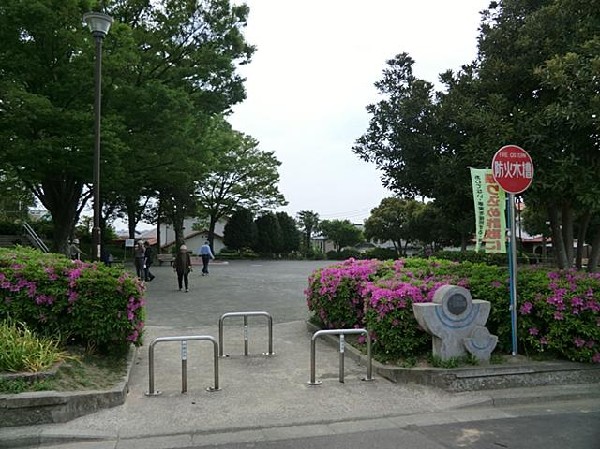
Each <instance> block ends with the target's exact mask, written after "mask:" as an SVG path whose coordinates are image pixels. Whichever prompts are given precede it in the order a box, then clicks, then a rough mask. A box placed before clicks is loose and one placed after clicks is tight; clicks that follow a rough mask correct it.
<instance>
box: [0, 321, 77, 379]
mask: <svg viewBox="0 0 600 449" xmlns="http://www.w3.org/2000/svg"><path fill="white" fill-rule="evenodd" d="M67 358H69V356H68V354H66V353H65V352H64V351H62V350H61V349H60V343H59V340H58V339H50V338H40V337H38V336H37V335H35V334H34V333H33V332H32V331H30V330H29V329H28V328H27V327H26V326H25V325H24V324H22V323H15V322H13V321H12V320H6V321H3V322H2V323H0V372H12V373H18V372H23V371H27V372H33V373H36V372H39V371H44V370H47V369H49V368H51V367H52V366H53V365H55V364H56V363H58V362H61V361H63V360H66V359H67Z"/></svg>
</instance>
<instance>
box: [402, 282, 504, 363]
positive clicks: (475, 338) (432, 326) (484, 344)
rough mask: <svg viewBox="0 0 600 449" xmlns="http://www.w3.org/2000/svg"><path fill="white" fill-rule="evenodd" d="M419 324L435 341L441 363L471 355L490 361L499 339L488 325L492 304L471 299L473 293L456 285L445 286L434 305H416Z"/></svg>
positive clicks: (436, 294)
mask: <svg viewBox="0 0 600 449" xmlns="http://www.w3.org/2000/svg"><path fill="white" fill-rule="evenodd" d="M413 313H414V314H415V318H416V319H417V322H418V323H419V325H421V327H422V328H423V329H425V330H426V331H427V332H429V333H430V334H431V335H432V337H433V355H434V356H437V357H440V358H441V359H442V360H448V359H451V358H454V357H461V356H464V355H466V354H467V352H468V353H470V354H472V355H474V356H475V357H476V358H477V359H478V360H479V361H481V362H486V361H489V358H490V355H491V353H492V351H493V350H494V348H495V347H496V343H497V342H498V337H497V336H495V335H491V334H490V333H489V331H488V330H487V328H486V327H485V324H486V322H487V319H488V316H489V314H490V303H489V301H482V300H480V299H472V298H471V293H470V292H469V291H468V290H467V289H466V288H463V287H459V286H457V285H444V286H442V287H440V288H439V289H438V290H437V291H436V292H435V295H434V296H433V302H432V303H418V304H416V303H415V304H413Z"/></svg>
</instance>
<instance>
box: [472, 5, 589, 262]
mask: <svg viewBox="0 0 600 449" xmlns="http://www.w3.org/2000/svg"><path fill="white" fill-rule="evenodd" d="M594 3H595V2H586V1H581V0H546V1H539V2H530V1H524V0H511V1H508V0H506V1H503V2H499V3H495V4H492V5H490V8H489V9H488V10H487V11H486V14H485V16H484V22H483V24H482V34H481V38H480V45H479V58H478V65H479V78H480V82H481V83H482V86H483V87H482V89H483V91H484V92H486V93H487V94H488V95H494V96H496V97H498V98H501V99H502V101H503V107H502V108H499V110H498V113H499V115H501V116H502V117H503V118H504V120H505V121H507V122H508V123H510V125H511V126H512V128H513V132H512V135H511V136H510V138H511V141H512V142H518V143H520V144H521V146H523V147H524V148H525V149H527V150H528V151H529V153H530V154H531V156H532V158H533V161H534V164H535V178H534V182H533V184H532V186H531V188H530V189H529V190H527V191H526V192H525V193H524V198H525V203H526V204H527V203H530V202H535V203H537V204H540V205H543V206H544V207H545V209H546V210H547V213H548V218H549V221H550V226H551V229H552V246H553V249H554V253H555V255H556V262H557V264H558V266H559V268H568V267H570V266H571V265H572V263H573V260H574V254H573V241H574V230H575V228H579V229H580V231H581V232H582V233H583V235H587V234H590V235H591V234H596V235H597V233H598V231H599V230H598V229H586V230H585V232H584V231H583V230H584V229H585V228H587V227H588V226H589V224H590V223H594V222H595V218H594V217H597V216H598V215H599V214H600V207H599V204H598V203H599V200H598V196H597V193H598V182H597V180H598V179H599V177H600V151H598V150H599V147H600V138H599V137H598V136H599V135H600V133H599V130H600V118H599V117H598V116H597V112H596V111H597V110H598V109H597V108H598V100H597V98H596V97H597V96H598V86H597V82H596V81H594V79H595V78H594V77H595V75H593V74H594V73H597V71H598V66H599V64H600V59H599V57H598V54H599V53H598V49H599V48H600V46H599V39H598V32H597V30H598V23H599V18H600V12H599V10H598V5H597V4H594ZM490 126H491V125H490ZM577 221H579V223H577ZM595 238H596V237H592V240H594V239H595ZM580 240H581V239H580ZM598 243H599V244H600V236H598ZM598 250H600V249H598ZM589 269H590V270H593V269H595V267H594V266H593V264H591V265H590V266H589Z"/></svg>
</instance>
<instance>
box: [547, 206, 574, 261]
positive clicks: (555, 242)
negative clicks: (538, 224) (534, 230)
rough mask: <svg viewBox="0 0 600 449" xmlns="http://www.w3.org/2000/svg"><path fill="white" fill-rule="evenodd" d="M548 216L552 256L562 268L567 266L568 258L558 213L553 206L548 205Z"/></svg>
mask: <svg viewBox="0 0 600 449" xmlns="http://www.w3.org/2000/svg"><path fill="white" fill-rule="evenodd" d="M548 217H549V218H550V228H551V229H552V249H553V250H554V258H555V260H556V265H557V267H558V268H559V269H561V270H564V269H566V268H569V267H570V265H569V260H568V258H567V254H566V252H565V245H564V242H563V234H562V232H561V229H560V214H559V213H558V209H557V208H556V207H553V206H548Z"/></svg>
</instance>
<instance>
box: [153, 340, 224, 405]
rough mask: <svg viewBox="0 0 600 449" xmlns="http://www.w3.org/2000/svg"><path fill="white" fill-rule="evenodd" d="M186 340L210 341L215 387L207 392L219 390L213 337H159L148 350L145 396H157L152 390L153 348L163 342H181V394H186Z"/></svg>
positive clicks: (217, 359) (216, 351) (215, 344)
mask: <svg viewBox="0 0 600 449" xmlns="http://www.w3.org/2000/svg"><path fill="white" fill-rule="evenodd" d="M188 340H208V341H212V343H213V348H214V357H213V358H214V373H215V386H214V387H208V388H207V389H206V390H207V391H218V390H220V388H219V344H218V343H217V340H215V338H214V337H211V336H210V335H188V336H182V337H159V338H156V339H155V340H154V341H153V342H152V343H150V347H149V348H148V392H146V396H158V395H160V394H161V392H160V391H155V390H154V347H155V346H156V344H157V343H160V342H163V341H180V342H181V392H182V393H186V392H187V341H188Z"/></svg>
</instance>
